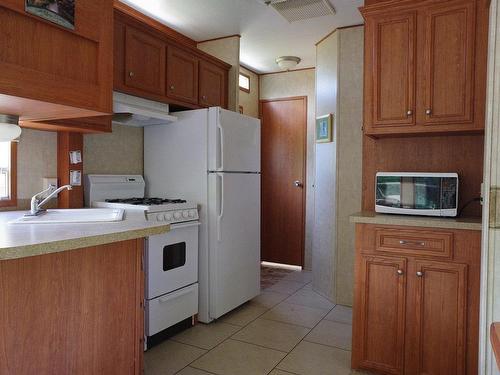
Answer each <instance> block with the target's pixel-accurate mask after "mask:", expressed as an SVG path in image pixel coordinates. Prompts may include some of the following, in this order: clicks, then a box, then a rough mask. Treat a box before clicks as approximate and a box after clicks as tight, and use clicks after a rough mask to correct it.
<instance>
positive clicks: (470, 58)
mask: <svg viewBox="0 0 500 375" xmlns="http://www.w3.org/2000/svg"><path fill="white" fill-rule="evenodd" d="M423 12H424V13H423V14H424V22H423V27H422V30H423V33H422V34H423V35H422V36H423V37H424V39H423V41H424V42H423V49H424V60H423V77H422V78H421V83H422V85H423V90H422V91H423V92H422V98H424V100H425V102H424V103H422V106H420V105H419V109H418V110H419V113H418V118H419V122H420V120H421V122H422V123H424V124H425V125H439V124H459V123H462V124H463V123H470V122H472V121H473V105H474V103H473V98H474V94H473V91H474V48H475V18H476V14H475V2H474V1H470V0H469V1H463V0H461V1H450V2H444V3H443V4H440V5H436V6H432V7H427V8H425V10H424V11H423Z"/></svg>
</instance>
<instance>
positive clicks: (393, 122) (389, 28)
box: [365, 12, 416, 131]
mask: <svg viewBox="0 0 500 375" xmlns="http://www.w3.org/2000/svg"><path fill="white" fill-rule="evenodd" d="M365 35H366V37H365V43H366V45H365V54H366V66H365V78H366V82H365V85H366V88H367V92H366V94H365V108H366V110H365V116H366V118H365V120H366V127H367V131H369V130H370V128H372V127H373V128H380V127H387V126H413V125H415V123H416V122H415V48H416V12H397V13H389V14H387V12H384V13H382V14H380V13H377V14H372V15H367V16H366V31H365Z"/></svg>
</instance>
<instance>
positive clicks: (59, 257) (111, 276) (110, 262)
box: [0, 239, 144, 375]
mask: <svg viewBox="0 0 500 375" xmlns="http://www.w3.org/2000/svg"><path fill="white" fill-rule="evenodd" d="M143 245H144V239H137V240H128V241H122V242H116V243H112V244H107V245H100V246H93V247H87V248H82V249H76V250H71V251H64V252H60V253H53V254H46V255H40V256H33V257H28V258H22V259H14V260H0V374H2V375H33V374H37V375H53V374H61V375H63V374H72V375H89V374H92V375H125V374H127V375H139V374H142V373H143V337H144V336H143V335H144V309H143V305H144V303H143V299H144V273H143V266H142V252H143Z"/></svg>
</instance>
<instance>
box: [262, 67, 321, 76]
mask: <svg viewBox="0 0 500 375" xmlns="http://www.w3.org/2000/svg"><path fill="white" fill-rule="evenodd" d="M303 70H316V67H315V66H312V67H309V68H300V69H293V70H285V71H282V72H281V71H280V72H269V73H260V74H259V76H268V75H271V74H283V73H293V72H301V71H303Z"/></svg>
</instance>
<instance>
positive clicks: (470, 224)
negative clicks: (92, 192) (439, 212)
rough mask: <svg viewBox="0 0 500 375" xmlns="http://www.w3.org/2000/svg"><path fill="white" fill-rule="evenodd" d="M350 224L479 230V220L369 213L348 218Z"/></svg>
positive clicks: (476, 218) (365, 212)
mask: <svg viewBox="0 0 500 375" xmlns="http://www.w3.org/2000/svg"><path fill="white" fill-rule="evenodd" d="M349 219H350V221H351V223H359V224H380V225H404V226H411V227H430V228H444V229H463V230H481V227H482V224H481V218H478V217H469V218H467V217H465V218H447V217H428V216H409V215H391V214H379V213H376V212H371V211H363V212H358V213H355V214H353V215H351V216H350V217H349Z"/></svg>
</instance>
